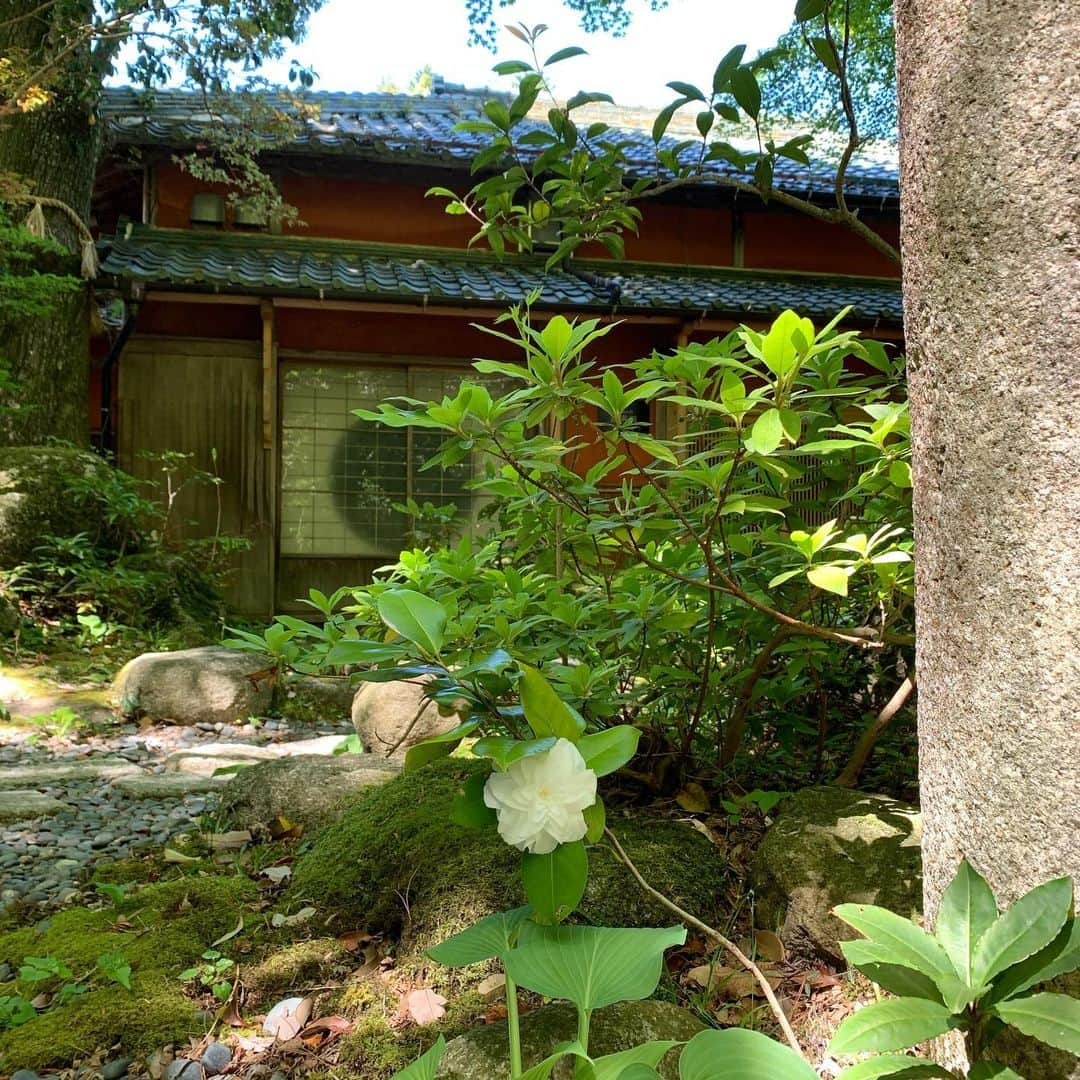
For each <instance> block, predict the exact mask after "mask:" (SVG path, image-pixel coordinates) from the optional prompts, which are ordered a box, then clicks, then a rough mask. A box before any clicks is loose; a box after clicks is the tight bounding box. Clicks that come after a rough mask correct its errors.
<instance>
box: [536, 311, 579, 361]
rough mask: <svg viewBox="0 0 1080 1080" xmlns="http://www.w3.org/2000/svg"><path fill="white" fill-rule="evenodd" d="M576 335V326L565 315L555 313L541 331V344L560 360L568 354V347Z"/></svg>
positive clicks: (549, 353) (555, 358) (554, 359)
mask: <svg viewBox="0 0 1080 1080" xmlns="http://www.w3.org/2000/svg"><path fill="white" fill-rule="evenodd" d="M573 336H574V328H573V327H572V326H571V325H570V323H569V322H568V321H567V319H566V317H565V316H563V315H554V316H552V317H551V318H550V319H548V322H547V325H546V326H545V327H544V329H543V330H541V331H540V344H541V345H543V347H544V352H546V353H547V354H548V356H549V357H550V358H551V359H552V360H553V361H555V362H556V363H557V362H558V361H560V360H561V359H562V358H563V356H564V355H565V354H566V348H567V346H568V345H569V344H570V340H571V338H572V337H573Z"/></svg>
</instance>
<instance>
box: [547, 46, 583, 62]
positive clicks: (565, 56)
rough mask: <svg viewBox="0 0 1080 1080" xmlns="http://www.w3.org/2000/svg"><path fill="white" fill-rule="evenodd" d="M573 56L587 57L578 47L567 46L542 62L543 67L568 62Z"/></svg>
mask: <svg viewBox="0 0 1080 1080" xmlns="http://www.w3.org/2000/svg"><path fill="white" fill-rule="evenodd" d="M574 56H588V53H587V52H586V51H585V50H584V49H583V48H582V47H581V46H580V45H567V47H566V48H565V49H559V51H558V52H553V53H552V54H551V55H550V56H549V57H548V58H547V59H546V60H545V61H544V67H551V65H552V64H558V63H560V62H561V61H563V60H569V59H570V58H571V57H574Z"/></svg>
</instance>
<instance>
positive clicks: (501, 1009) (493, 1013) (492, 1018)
mask: <svg viewBox="0 0 1080 1080" xmlns="http://www.w3.org/2000/svg"><path fill="white" fill-rule="evenodd" d="M508 1015H509V1014H508V1013H507V1010H506V1006H505V1005H501V1004H500V1005H492V1006H490V1007H489V1008H488V1010H487V1012H485V1013H484V1022H485V1023H488V1024H497V1023H498V1022H499V1021H500V1020H505V1019H506V1017H507V1016H508Z"/></svg>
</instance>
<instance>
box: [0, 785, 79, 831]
mask: <svg viewBox="0 0 1080 1080" xmlns="http://www.w3.org/2000/svg"><path fill="white" fill-rule="evenodd" d="M67 809H68V805H67V803H62V802H61V801H60V800H59V799H54V798H53V797H52V796H51V795H43V794H42V793H41V792H40V791H0V825H7V824H9V823H10V822H13V821H28V820H29V819H30V818H37V817H45V816H46V815H52V814H59V813H60V811H61V810H67Z"/></svg>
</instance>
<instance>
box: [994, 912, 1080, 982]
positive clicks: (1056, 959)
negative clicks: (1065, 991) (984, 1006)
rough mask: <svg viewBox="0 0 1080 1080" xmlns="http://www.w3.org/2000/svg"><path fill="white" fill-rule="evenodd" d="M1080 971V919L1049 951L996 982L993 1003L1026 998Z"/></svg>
mask: <svg viewBox="0 0 1080 1080" xmlns="http://www.w3.org/2000/svg"><path fill="white" fill-rule="evenodd" d="M1077 968H1080V919H1075V918H1073V919H1069V920H1068V922H1066V923H1065V925H1064V926H1063V927H1062V928H1061V932H1060V933H1059V934H1058V936H1057V937H1056V938H1054V940H1053V941H1051V942H1050V944H1049V945H1047V946H1046V948H1045V949H1040V950H1039V951H1038V952H1037V953H1035V954H1034V955H1033V956H1029V957H1028V958H1027V959H1026V960H1021V961H1020V963H1019V964H1014V965H1013V966H1012V967H1011V968H1008V969H1007V970H1006V971H1003V972H1002V973H1001V974H1000V975H999V976H998V977H997V978H996V979H995V980H994V986H993V990H992V991H991V992H990V994H989V995H988V1000H989V1001H1003V1000H1004V999H1005V998H1009V997H1014V996H1015V995H1017V994H1022V993H1023V992H1024V991H1025V990H1029V989H1030V988H1031V987H1033V986H1036V985H1037V984H1038V983H1041V982H1046V981H1047V980H1049V979H1056V978H1057V977H1058V976H1059V975H1065V974H1066V973H1067V972H1070V971H1075V970H1076V969H1077Z"/></svg>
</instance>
